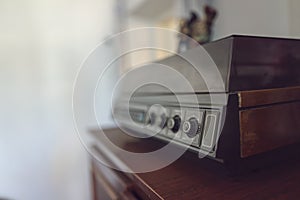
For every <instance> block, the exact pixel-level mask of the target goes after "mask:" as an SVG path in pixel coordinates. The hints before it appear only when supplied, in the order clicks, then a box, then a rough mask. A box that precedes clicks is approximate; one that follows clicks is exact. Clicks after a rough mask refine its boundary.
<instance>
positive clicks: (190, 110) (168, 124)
mask: <svg viewBox="0 0 300 200" xmlns="http://www.w3.org/2000/svg"><path fill="white" fill-rule="evenodd" d="M129 112H130V116H131V118H132V120H133V121H134V123H136V127H143V128H142V129H140V131H143V132H145V129H147V130H148V131H152V132H155V134H152V135H154V136H155V137H159V138H161V139H164V140H167V141H171V140H172V141H174V142H177V143H180V144H182V145H188V146H190V147H191V148H192V149H194V150H198V151H203V152H207V153H208V154H209V155H210V156H213V155H214V152H215V150H216V148H217V144H216V143H217V138H218V135H219V130H220V127H219V126H220V118H221V113H222V109H221V108H220V107H213V108H212V107H209V108H208V107H204V106H203V107H181V108H179V107H176V106H161V105H151V106H149V105H140V106H137V107H131V108H130V109H129ZM131 128H133V129H136V128H135V127H134V125H133V126H131Z"/></svg>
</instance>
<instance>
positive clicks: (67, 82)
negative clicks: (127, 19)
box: [0, 0, 113, 200]
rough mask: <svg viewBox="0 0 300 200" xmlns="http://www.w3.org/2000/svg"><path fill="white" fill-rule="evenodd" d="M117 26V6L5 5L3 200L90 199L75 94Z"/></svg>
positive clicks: (0, 4) (0, 20)
mask: <svg viewBox="0 0 300 200" xmlns="http://www.w3.org/2000/svg"><path fill="white" fill-rule="evenodd" d="M112 19H113V1H110V0H101V1H96V0H85V1H84V0H76V1H69V0H24V1H19V0H2V1H0V83H1V84H0V95H1V96H0V112H1V115H0V163H1V164H0V198H1V197H6V198H11V199H22V200H26V199H28V200H34V199H43V200H44V199H45V200H47V199H49V200H53V199H57V200H60V199H62V200H66V199H72V200H76V199H78V200H82V199H89V197H90V193H89V190H90V188H89V177H88V170H89V169H88V164H87V162H88V160H87V159H88V156H87V153H86V151H85V150H84V148H83V147H82V145H81V143H80V142H79V140H78V138H77V135H76V133H75V131H74V126H73V119H72V110H71V99H72V87H73V82H74V79H75V75H76V72H77V70H78V68H79V65H80V63H81V62H82V60H83V58H84V57H85V56H86V55H87V53H88V52H89V51H90V50H91V49H92V48H94V47H95V45H96V44H97V43H98V42H100V41H101V40H103V39H104V38H105V37H106V36H107V35H109V34H111V32H112V30H113V20H112Z"/></svg>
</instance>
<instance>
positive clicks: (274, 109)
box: [114, 35, 300, 163]
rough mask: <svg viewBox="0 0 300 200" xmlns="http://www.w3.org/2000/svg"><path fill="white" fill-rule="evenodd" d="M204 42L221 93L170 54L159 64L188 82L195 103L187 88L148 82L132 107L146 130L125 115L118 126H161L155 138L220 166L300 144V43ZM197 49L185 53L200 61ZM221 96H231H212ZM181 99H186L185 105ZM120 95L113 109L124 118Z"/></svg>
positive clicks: (257, 40)
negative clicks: (175, 89)
mask: <svg viewBox="0 0 300 200" xmlns="http://www.w3.org/2000/svg"><path fill="white" fill-rule="evenodd" d="M203 47H204V49H205V50H206V51H207V52H208V54H209V55H210V57H211V58H212V59H213V61H214V63H215V64H216V66H217V68H218V70H219V72H220V75H221V77H222V83H223V84H224V88H223V90H221V89H220V88H219V86H218V85H212V86H211V87H210V90H208V89H207V88H208V87H207V86H205V84H204V83H203V81H202V80H201V77H197V78H195V77H193V72H191V71H189V70H187V69H189V67H188V63H187V62H186V61H184V60H183V59H180V56H172V57H169V58H167V59H164V60H161V61H158V63H162V64H165V65H168V66H170V67H172V68H174V69H175V70H177V71H178V72H179V73H180V74H182V75H183V76H184V77H186V78H187V79H189V80H190V82H191V85H192V86H193V88H194V89H195V93H194V94H193V95H196V97H197V99H198V102H199V103H198V105H195V104H191V103H190V102H189V101H188V98H187V97H188V96H189V95H190V94H189V93H188V92H184V91H178V92H175V93H174V92H173V93H172V92H168V91H164V90H159V89H157V90H156V89H155V87H152V88H151V86H149V87H150V89H149V87H148V88H147V87H144V88H143V89H141V90H140V91H139V92H136V94H135V95H133V96H132V98H131V100H130V104H129V112H130V116H131V119H132V120H133V121H134V122H135V123H136V124H142V125H144V126H143V128H140V127H139V126H137V125H136V124H135V123H132V122H131V121H130V120H127V119H126V118H123V120H119V121H120V124H121V126H122V127H123V128H126V129H128V130H132V131H135V132H140V133H144V132H149V131H150V132H151V130H159V131H158V133H157V134H155V135H154V137H156V138H159V139H161V140H164V141H172V142H174V143H176V144H178V145H179V146H186V147H187V148H188V149H189V150H191V151H194V152H198V153H199V155H202V154H203V155H207V157H210V158H212V159H214V160H217V161H219V162H222V163H229V162H232V161H238V160H243V159H249V158H252V157H255V156H259V155H261V154H265V153H268V152H272V151H274V150H276V149H279V148H285V147H287V146H290V145H292V144H296V143H297V142H300V53H299V52H300V40H297V39H284V38H269V37H255V36H240V35H233V36H230V37H227V38H224V39H220V40H217V41H214V42H211V43H208V44H206V45H204V46H203ZM197 48H198V47H196V48H195V49H197ZM195 49H191V50H189V51H187V52H186V53H183V55H185V54H186V55H189V57H190V58H191V57H194V58H197V57H199V55H198V54H197V51H196V50H195ZM200 67H201V65H200ZM204 72H205V71H204ZM202 76H206V74H202ZM207 76H208V77H210V75H207ZM168 78H170V79H172V77H168ZM218 95H222V96H225V97H226V101H225V102H218V100H214V101H212V100H211V97H212V96H216V97H217V96H218ZM176 96H177V97H178V96H180V97H182V99H183V102H181V103H182V104H181V105H180V107H179V104H178V102H177V100H176ZM121 99H122V98H120V100H119V102H118V103H117V105H116V106H115V109H114V113H115V115H116V116H119V118H120V119H122V113H123V112H122V111H123V110H124V107H123V104H122V102H121V101H122V100H121ZM184 99H186V102H184ZM216 99H218V98H216ZM153 105H159V106H157V107H155V106H154V107H153ZM150 108H151V109H150ZM196 111H197V113H198V115H197V116H195V115H194V114H195V112H196ZM155 127H158V129H155ZM146 129H147V131H146Z"/></svg>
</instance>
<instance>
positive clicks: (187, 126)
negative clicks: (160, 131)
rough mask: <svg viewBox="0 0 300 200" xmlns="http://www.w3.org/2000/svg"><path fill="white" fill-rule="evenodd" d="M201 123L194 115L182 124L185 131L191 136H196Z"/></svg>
mask: <svg viewBox="0 0 300 200" xmlns="http://www.w3.org/2000/svg"><path fill="white" fill-rule="evenodd" d="M200 128H201V127H200V124H199V122H198V120H197V119H196V118H194V117H192V118H190V119H189V120H188V121H185V122H184V123H183V125H182V130H183V132H184V133H185V134H186V135H187V136H188V137H190V138H193V137H195V136H196V135H197V134H199V132H200Z"/></svg>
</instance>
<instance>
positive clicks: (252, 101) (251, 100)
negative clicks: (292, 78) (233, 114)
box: [238, 86, 300, 108]
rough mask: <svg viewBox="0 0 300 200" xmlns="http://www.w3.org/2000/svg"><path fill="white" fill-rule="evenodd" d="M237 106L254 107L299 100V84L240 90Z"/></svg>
mask: <svg viewBox="0 0 300 200" xmlns="http://www.w3.org/2000/svg"><path fill="white" fill-rule="evenodd" d="M238 95H239V107H240V108H245V107H254V106H261V105H268V104H276V103H282V102H291V101H297V100H298V101H299V100H300V86H297V87H286V88H277V89H266V90H250V91H241V92H239V93H238Z"/></svg>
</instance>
